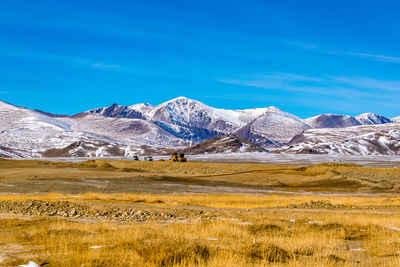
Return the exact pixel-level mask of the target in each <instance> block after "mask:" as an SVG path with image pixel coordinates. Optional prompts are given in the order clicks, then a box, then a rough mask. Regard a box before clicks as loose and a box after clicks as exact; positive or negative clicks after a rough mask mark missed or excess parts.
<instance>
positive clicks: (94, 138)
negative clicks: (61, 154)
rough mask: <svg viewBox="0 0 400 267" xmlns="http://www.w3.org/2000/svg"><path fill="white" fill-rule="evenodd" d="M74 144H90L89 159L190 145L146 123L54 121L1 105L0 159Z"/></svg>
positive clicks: (89, 117)
mask: <svg viewBox="0 0 400 267" xmlns="http://www.w3.org/2000/svg"><path fill="white" fill-rule="evenodd" d="M73 143H81V144H83V143H85V144H90V146H92V147H93V148H96V149H93V151H92V154H91V156H107V155H108V156H109V155H113V154H110V153H109V151H111V150H110V149H109V148H110V147H113V146H114V147H123V149H122V150H123V151H124V152H123V153H125V155H129V154H131V153H136V151H138V150H137V148H138V147H141V146H143V145H151V146H152V147H161V146H162V147H164V146H166V147H172V146H177V147H179V146H181V147H184V146H187V145H189V143H188V142H186V141H185V140H181V139H179V138H176V137H175V136H173V135H171V134H169V133H168V132H166V131H165V130H163V129H162V128H160V127H158V126H157V125H155V124H154V123H151V122H147V121H145V120H140V119H124V118H108V117H104V116H99V115H93V114H85V113H81V114H79V115H77V116H72V117H53V116H47V115H45V113H43V112H38V111H33V110H30V109H27V108H24V107H16V106H14V105H11V104H8V103H5V102H2V101H0V157H12V158H25V157H40V156H43V154H44V153H45V152H46V151H48V150H50V149H60V148H64V147H68V146H69V145H71V144H73ZM78 148H79V147H78ZM113 151H116V150H113ZM118 153H120V152H118ZM72 155H74V154H72ZM118 155H119V154H118Z"/></svg>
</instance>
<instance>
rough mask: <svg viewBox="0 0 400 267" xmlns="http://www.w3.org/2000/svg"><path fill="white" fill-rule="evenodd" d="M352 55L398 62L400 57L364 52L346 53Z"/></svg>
mask: <svg viewBox="0 0 400 267" xmlns="http://www.w3.org/2000/svg"><path fill="white" fill-rule="evenodd" d="M348 54H349V55H352V56H358V57H362V58H365V59H369V60H374V61H381V62H391V63H400V57H393V56H386V55H376V54H365V53H354V52H353V53H348Z"/></svg>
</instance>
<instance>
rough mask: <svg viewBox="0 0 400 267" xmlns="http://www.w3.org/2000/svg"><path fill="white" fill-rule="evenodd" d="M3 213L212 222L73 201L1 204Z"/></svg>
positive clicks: (192, 214) (200, 215) (183, 213)
mask: <svg viewBox="0 0 400 267" xmlns="http://www.w3.org/2000/svg"><path fill="white" fill-rule="evenodd" d="M0 213H8V214H19V215H28V216H35V215H36V216H60V217H70V218H76V219H78V218H79V219H104V220H117V221H134V222H144V221H179V220H186V219H196V220H210V219H211V216H209V213H208V212H204V211H193V210H182V209H180V210H179V212H171V211H169V210H168V211H161V210H154V209H152V208H151V207H148V208H147V207H146V208H144V209H136V208H132V207H129V206H124V207H121V206H119V207H113V206H109V205H95V206H94V205H92V204H90V203H74V202H70V201H56V202H50V201H43V200H24V201H0Z"/></svg>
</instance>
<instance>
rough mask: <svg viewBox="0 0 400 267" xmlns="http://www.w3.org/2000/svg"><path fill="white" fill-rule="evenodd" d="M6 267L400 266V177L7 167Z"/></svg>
mask: <svg viewBox="0 0 400 267" xmlns="http://www.w3.org/2000/svg"><path fill="white" fill-rule="evenodd" d="M0 215H1V216H0V266H15V265H19V264H26V263H27V262H28V261H30V260H33V261H35V262H37V263H39V264H41V263H44V264H46V265H45V266H265V265H271V266H285V265H290V266H399V265H400V169H398V168H396V167H364V166H361V165H356V164H341V163H322V164H316V165H312V166H311V165H301V164H300V165H299V164H296V165H285V164H279V165H277V164H275V165H274V164H261V163H215V162H214V163H213V162H187V163H173V162H167V161H154V162H143V161H127V160H125V161H124V160H87V161H83V162H56V161H37V160H32V161H29V160H5V159H1V160H0Z"/></svg>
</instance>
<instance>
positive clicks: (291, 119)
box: [0, 97, 400, 158]
mask: <svg viewBox="0 0 400 267" xmlns="http://www.w3.org/2000/svg"><path fill="white" fill-rule="evenodd" d="M397 119H398V118H397ZM395 120H396V118H394V119H393V121H395ZM390 122H391V120H389V119H387V118H385V117H383V116H380V115H376V114H371V113H366V114H362V115H359V116H357V117H356V118H354V117H350V116H346V115H334V114H323V115H320V116H317V117H313V118H309V119H306V120H302V119H300V118H298V117H297V116H295V115H293V114H290V113H286V112H284V111H282V110H280V109H278V108H276V107H266V108H254V109H245V110H227V109H218V108H213V107H210V106H208V105H206V104H203V103H201V102H199V101H196V100H192V99H188V98H185V97H178V98H175V99H172V100H170V101H167V102H165V103H162V104H160V105H158V106H152V105H150V104H147V103H143V104H136V105H132V106H119V105H117V104H113V105H111V106H109V107H104V108H97V109H92V110H89V111H87V112H83V113H79V114H77V115H74V116H66V115H57V114H51V113H47V112H44V111H38V110H30V109H27V108H24V107H17V106H14V105H11V104H8V103H5V102H2V101H0V157H14V158H18V157H21V158H24V157H42V156H91V157H94V156H96V157H101V156H129V155H134V154H146V153H156V152H157V153H158V152H160V153H161V151H168V149H181V150H182V149H184V148H185V147H188V146H193V145H195V144H197V143H200V142H203V141H207V140H210V139H213V138H216V137H219V136H225V135H232V134H234V135H237V136H239V137H241V138H244V139H246V140H248V141H249V142H252V143H255V144H256V145H259V146H261V147H264V148H268V149H280V148H281V149H280V150H279V151H282V152H288V153H308V152H310V151H311V152H313V153H314V152H318V153H325V152H326V153H331V152H332V153H358V152H356V151H357V149H358V150H359V151H363V152H359V153H383V154H384V153H389V154H390V153H392V154H393V153H397V152H396V149H397V145H396V142H397V143H398V142H399V140H398V129H399V128H400V123H397V124H396V123H390ZM378 123H379V125H375V124H378ZM382 123H386V124H382ZM360 124H374V125H368V126H359V125H360ZM357 125H358V126H357ZM350 126H356V127H350ZM327 127H330V128H339V127H347V128H343V129H334V130H332V129H330V130H324V129H311V128H327ZM379 127H388V129H389V130H388V131H386V130H384V129H386V128H379ZM379 129H383V130H382V131H381V130H379ZM293 137H294V138H293ZM347 139H349V140H350V139H351V140H350V141H346V142H347V143H346V144H342V143H341V142H342V141H343V140H347ZM217 140H219V139H217ZM374 140H375V141H374ZM396 140H397V141H396ZM228 141H229V140H228ZM230 141H232V140H230ZM230 141H229V142H228V143H229V144H236V143H237V142H236V141H237V140H236V141H234V142H233V141H232V142H233V143H232V142H230ZM289 141H290V142H289ZM386 141H387V142H386ZM222 143H224V142H222ZM225 143H226V142H225ZM228 143H227V144H228ZM242 143H244V142H242ZM212 144H213V143H211V145H212ZM287 144H289V146H286V145H287ZM347 144H353V146H359V147H360V148H354V147H353V146H351V147H349V146H348V145H347ZM325 145H326V146H325ZM385 146H386V148H385ZM282 147H283V148H282ZM385 149H386V150H385ZM307 151H308V152H307ZM365 151H367V152H365ZM311 152H310V153H311Z"/></svg>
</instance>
